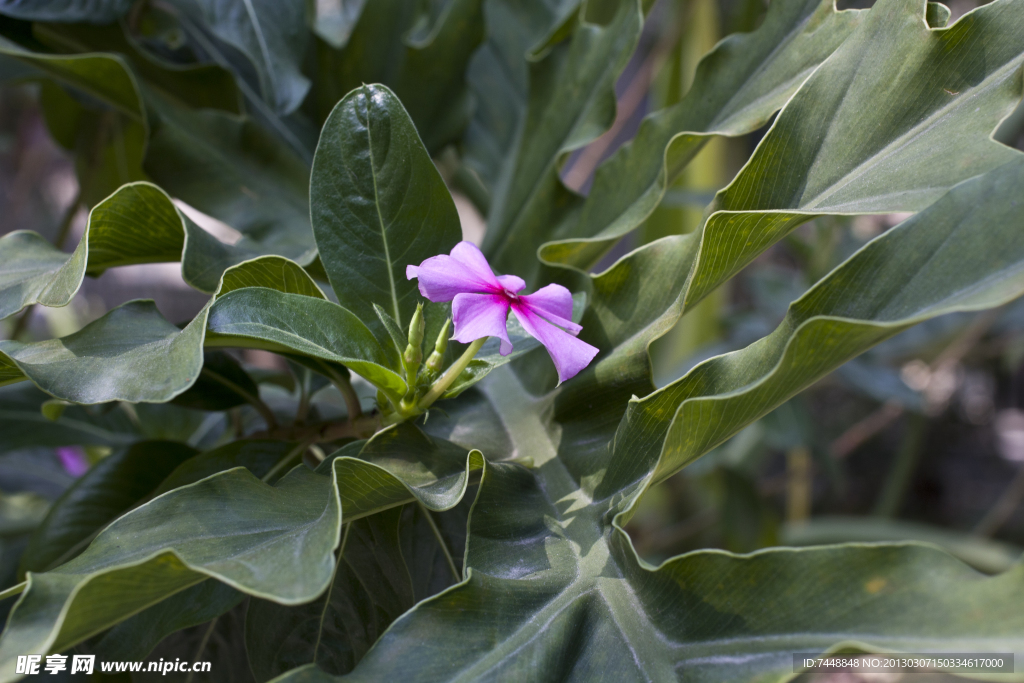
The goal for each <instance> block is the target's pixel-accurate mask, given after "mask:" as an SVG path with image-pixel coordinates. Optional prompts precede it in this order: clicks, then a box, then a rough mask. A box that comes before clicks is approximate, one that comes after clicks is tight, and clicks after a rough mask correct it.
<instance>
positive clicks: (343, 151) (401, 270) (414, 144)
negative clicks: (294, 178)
mask: <svg viewBox="0 0 1024 683" xmlns="http://www.w3.org/2000/svg"><path fill="white" fill-rule="evenodd" d="M310 197H311V201H312V205H313V209H312V217H313V233H314V235H315V236H316V242H317V246H318V247H319V249H320V254H321V258H322V260H323V264H324V269H325V270H326V271H327V275H328V277H329V278H330V281H331V285H332V286H333V287H334V292H335V294H337V296H338V301H339V303H341V305H342V306H344V307H345V308H346V309H348V310H349V311H351V312H352V313H354V314H355V315H356V316H358V318H359V319H360V320H362V321H363V323H365V324H366V326H367V327H369V328H370V329H371V330H372V331H373V333H374V334H375V335H376V337H377V339H378V340H379V341H380V343H381V344H386V343H387V342H388V341H389V340H390V337H389V335H388V333H387V331H386V330H385V329H384V326H383V324H382V323H381V322H380V320H379V319H378V317H377V314H376V312H375V311H374V309H373V305H374V303H377V304H379V305H380V306H381V307H382V308H383V309H384V310H385V311H386V312H387V313H388V315H390V316H391V317H392V318H394V320H395V322H396V323H398V326H399V328H401V329H405V327H406V325H408V323H409V321H410V320H411V319H412V314H413V311H414V310H415V309H416V304H417V302H418V300H419V290H418V289H417V285H416V282H415V281H412V280H409V279H407V278H406V276H405V268H406V266H408V265H419V264H420V262H422V261H423V260H425V259H427V258H430V257H431V256H436V255H438V254H444V253H447V252H448V251H450V250H451V248H452V247H454V246H455V244H456V243H457V242H458V241H459V239H461V236H462V230H461V227H460V223H459V215H458V212H457V211H456V210H455V203H454V201H452V197H451V195H450V194H449V193H448V188H447V187H446V186H445V184H444V180H442V178H441V175H440V173H438V171H437V168H435V167H434V164H433V162H432V161H431V160H430V156H429V155H428V154H427V151H426V149H424V147H423V143H422V142H421V141H420V139H419V136H418V135H417V133H416V128H415V126H414V125H413V123H412V120H411V119H410V118H409V115H408V114H407V113H406V111H405V109H404V108H403V107H402V104H401V102H399V101H398V98H397V97H395V95H394V93H392V92H391V91H390V90H388V89H387V88H386V87H384V86H380V85H369V86H363V87H361V88H359V89H358V90H354V91H352V92H351V93H349V94H348V95H346V96H345V99H343V100H342V101H341V102H339V103H338V105H337V107H335V109H334V111H333V112H332V113H331V116H330V117H328V119H327V123H325V124H324V128H323V131H322V132H321V135H320V143H319V145H317V151H316V156H315V157H314V160H313V174H312V178H311V181H310Z"/></svg>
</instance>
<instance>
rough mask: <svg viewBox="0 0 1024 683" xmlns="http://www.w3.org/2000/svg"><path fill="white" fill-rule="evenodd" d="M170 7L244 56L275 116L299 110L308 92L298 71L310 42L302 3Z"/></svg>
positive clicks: (227, 0) (264, 0) (182, 2)
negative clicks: (275, 113)
mask: <svg viewBox="0 0 1024 683" xmlns="http://www.w3.org/2000/svg"><path fill="white" fill-rule="evenodd" d="M171 5H173V6H174V7H176V8H178V9H179V10H180V11H181V12H182V13H183V14H184V15H185V16H186V17H188V18H189V19H190V20H191V21H193V22H195V23H196V24H198V25H199V27H200V28H201V29H202V30H203V31H206V32H209V33H212V34H213V35H214V36H216V37H217V38H218V39H220V40H222V41H224V42H225V43H227V44H229V45H231V46H232V47H234V48H236V49H238V50H239V51H241V52H242V54H244V55H245V56H246V58H247V59H248V60H249V62H250V63H251V64H252V67H253V68H254V69H255V70H256V74H257V75H258V78H259V86H260V91H261V93H262V95H263V99H264V100H266V101H267V102H268V103H269V104H270V105H271V106H273V107H274V109H275V110H276V111H278V112H280V113H282V114H289V113H291V112H293V111H295V109H297V108H298V107H299V105H300V104H302V100H303V99H304V98H305V97H306V93H307V92H308V91H309V79H308V78H306V77H305V76H304V75H303V74H302V70H301V63H302V59H303V57H304V55H305V51H306V45H307V43H308V40H309V32H308V31H307V29H306V4H305V3H304V2H303V1H302V0H247V1H246V2H244V3H239V2H233V1H232V0H171Z"/></svg>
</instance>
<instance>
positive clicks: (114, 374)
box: [0, 301, 208, 403]
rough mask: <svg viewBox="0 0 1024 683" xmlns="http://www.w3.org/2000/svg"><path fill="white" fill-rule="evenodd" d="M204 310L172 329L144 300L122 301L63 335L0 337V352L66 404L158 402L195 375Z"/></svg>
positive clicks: (200, 361) (200, 357) (180, 389)
mask: <svg viewBox="0 0 1024 683" xmlns="http://www.w3.org/2000/svg"><path fill="white" fill-rule="evenodd" d="M207 310H208V309H203V312H202V313H200V315H199V316H198V317H197V318H196V319H195V320H193V321H192V322H191V323H189V324H188V326H186V327H185V329H184V330H179V329H178V328H177V327H175V326H174V325H172V324H171V323H169V322H167V320H165V319H164V318H163V316H161V315H160V313H159V312H158V311H157V309H156V306H155V305H154V304H153V302H152V301H129V302H128V303H126V304H123V305H121V306H118V307H117V308H115V309H114V310H112V311H110V312H109V313H107V314H106V315H104V316H103V317H102V318H100V319H99V320H97V321H95V322H92V323H89V324H88V325H86V326H85V327H83V328H82V329H81V330H80V331H78V332H75V333H74V334H71V335H68V336H67V337H62V338H60V339H51V340H48V341H42V342H36V343H21V342H16V341H0V358H4V359H6V360H7V362H9V363H11V364H13V365H15V366H16V367H17V368H18V369H19V370H20V371H21V372H22V374H23V376H24V377H26V378H28V379H30V380H32V382H33V384H35V385H36V386H38V387H39V388H40V389H42V390H43V391H45V392H47V393H49V394H51V395H53V396H56V397H57V398H60V399H64V400H66V401H71V402H73V403H105V402H107V401H129V402H131V403H141V402H151V403H160V402H163V401H167V400H168V399H171V398H173V397H174V396H176V395H178V394H180V393H182V392H183V391H185V390H186V389H188V387H190V386H191V385H192V383H193V382H194V381H195V379H196V377H198V376H199V371H200V370H202V365H203V354H202V343H203V336H204V333H205V331H206V311H207Z"/></svg>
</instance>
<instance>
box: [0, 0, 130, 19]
mask: <svg viewBox="0 0 1024 683" xmlns="http://www.w3.org/2000/svg"><path fill="white" fill-rule="evenodd" d="M131 4H132V3H131V0H56V1H55V0H2V1H0V14H6V15H7V16H9V17H15V18H16V19H25V20H28V21H67V22H72V21H85V22H89V23H93V24H106V23H108V22H111V21H115V20H117V19H118V18H119V17H120V16H121V15H122V14H124V13H125V12H127V11H128V8H129V7H131Z"/></svg>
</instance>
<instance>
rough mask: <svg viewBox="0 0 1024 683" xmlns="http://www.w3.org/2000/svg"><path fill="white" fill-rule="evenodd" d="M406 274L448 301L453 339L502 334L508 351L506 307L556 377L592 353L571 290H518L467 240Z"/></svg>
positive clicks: (434, 297)
mask: <svg viewBox="0 0 1024 683" xmlns="http://www.w3.org/2000/svg"><path fill="white" fill-rule="evenodd" d="M405 275H406V277H408V278H409V279H410V280H411V279H413V278H418V279H419V285H420V294H422V295H423V296H424V297H426V298H427V299H430V300H431V301H451V302H452V321H453V322H454V323H455V336H454V337H453V338H454V339H455V340H456V341H460V342H462V343H463V344H468V343H469V342H472V341H475V340H477V339H481V338H484V337H497V338H498V339H500V340H501V345H500V347H499V349H498V351H499V353H501V355H503V356H507V355H508V354H509V353H511V351H512V342H510V341H509V339H508V330H507V329H506V327H505V323H506V320H507V319H508V309H509V308H511V309H512V313H513V314H514V315H515V316H516V319H517V320H519V323H520V324H521V325H522V326H523V329H525V330H526V331H527V332H528V333H529V334H530V335H531V336H532V337H535V338H536V339H537V340H538V341H539V342H540V343H541V344H543V345H544V347H545V348H547V350H548V353H549V354H550V355H551V360H552V361H554V363H555V369H556V370H558V381H559V383H561V382H564V381H565V380H567V379H569V378H570V377H574V376H575V375H576V373H578V372H579V371H580V370H582V369H583V368H585V367H587V365H589V364H590V361H592V360H593V359H594V356H596V355H597V351H598V350H597V349H596V348H594V347H593V346H591V345H590V344H588V343H586V342H584V341H580V340H579V339H577V338H576V335H577V334H579V333H580V330H581V329H583V328H582V327H580V326H579V325H577V324H576V323H574V322H573V321H572V319H571V318H572V295H571V294H570V293H569V290H568V289H566V288H565V287H562V286H561V285H548V286H547V287H542V288H540V289H538V290H537V291H536V292H534V293H533V294H518V292H519V291H521V290H522V289H523V288H524V287H525V286H526V283H525V282H523V280H522V279H521V278H518V277H516V276H515V275H498V276H495V275H494V271H492V270H491V266H490V265H489V264H488V263H487V259H486V258H485V257H484V255H483V253H482V252H481V251H480V250H479V249H477V247H476V245H474V244H473V243H472V242H459V243H458V244H456V245H455V248H454V249H452V252H451V255H450V256H445V255H443V254H442V255H440V256H432V257H430V258H428V259H427V260H426V261H424V262H423V263H421V264H420V265H418V266H408V267H406V269H405Z"/></svg>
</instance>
